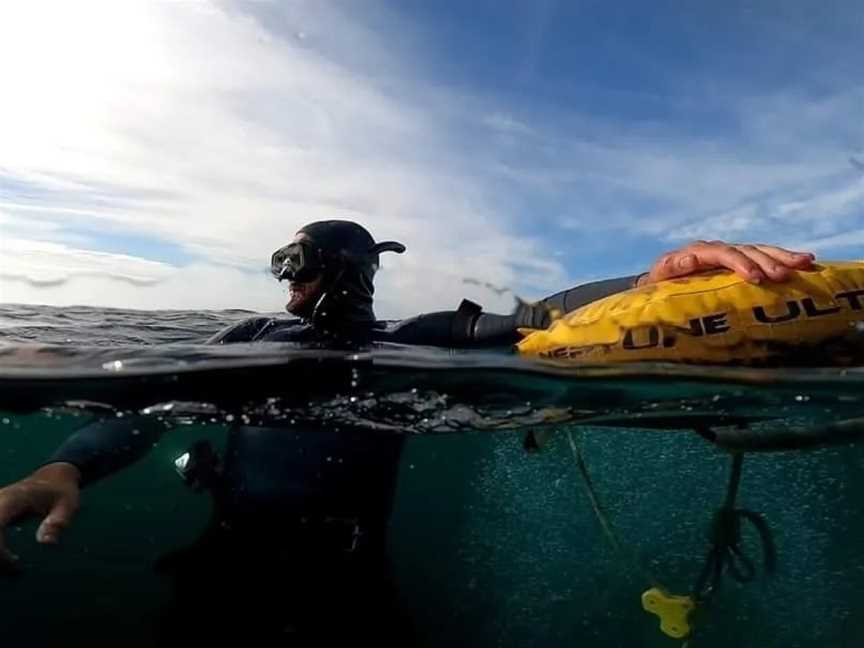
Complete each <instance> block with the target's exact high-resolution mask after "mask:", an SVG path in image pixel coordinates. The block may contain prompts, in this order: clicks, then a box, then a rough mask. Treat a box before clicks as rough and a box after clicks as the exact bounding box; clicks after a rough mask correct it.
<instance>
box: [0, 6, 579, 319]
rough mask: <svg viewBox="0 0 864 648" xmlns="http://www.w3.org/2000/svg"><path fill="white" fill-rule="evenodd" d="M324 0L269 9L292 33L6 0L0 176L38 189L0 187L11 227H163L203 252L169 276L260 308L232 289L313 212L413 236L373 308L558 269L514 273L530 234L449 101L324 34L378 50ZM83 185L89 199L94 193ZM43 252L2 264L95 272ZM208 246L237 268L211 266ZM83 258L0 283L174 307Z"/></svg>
mask: <svg viewBox="0 0 864 648" xmlns="http://www.w3.org/2000/svg"><path fill="white" fill-rule="evenodd" d="M240 7H241V8H242V5H241V6H240ZM325 7H326V5H323V4H320V3H313V4H302V3H301V4H297V5H292V6H291V8H290V10H286V11H284V12H282V13H280V14H279V15H278V18H279V20H280V21H281V22H280V23H279V30H281V31H282V32H285V33H288V34H295V35H296V34H297V33H300V32H302V33H303V34H304V38H302V39H299V38H296V37H288V38H280V37H279V36H278V34H275V32H274V30H273V29H272V27H273V25H268V26H267V27H268V29H265V28H264V27H262V25H261V24H260V23H259V22H256V21H255V20H253V19H252V18H250V17H249V16H248V15H245V14H244V13H242V11H237V10H235V9H230V10H222V9H219V8H217V7H215V6H213V5H204V4H190V3H179V4H168V3H147V2H142V3H114V2H106V3H83V4H76V5H74V6H73V5H68V6H65V5H64V6H60V7H57V8H56V13H55V14H54V15H53V16H52V17H51V20H46V17H45V15H44V14H43V11H44V7H42V6H40V5H30V4H23V3H15V4H12V5H4V6H3V8H2V9H0V76H2V77H3V78H4V79H6V80H8V81H9V87H14V88H15V89H16V91H15V93H14V94H13V95H12V97H11V100H10V101H6V100H4V102H3V103H2V104H0V141H2V142H3V146H2V147H0V174H2V173H4V172H5V175H6V176H7V177H9V176H11V178H12V179H13V180H14V181H16V182H25V181H26V182H27V183H28V186H30V187H35V190H31V191H30V194H35V197H33V196H30V197H29V198H28V199H27V200H21V199H19V200H6V201H4V203H3V207H2V209H3V210H4V212H5V215H4V217H3V220H2V221H0V226H2V227H3V229H4V231H5V232H6V233H7V234H6V235H7V237H8V236H9V234H10V233H13V234H15V235H18V236H20V235H21V232H22V231H25V232H28V233H29V234H30V236H31V237H32V240H34V241H39V240H48V241H53V240H56V238H52V237H58V236H62V230H63V228H81V227H87V228H90V229H93V228H94V227H99V226H100V224H101V226H104V227H106V228H112V229H117V228H120V229H122V230H123V231H126V232H131V233H135V234H137V235H139V236H142V235H146V236H149V237H152V238H154V239H161V240H166V241H171V242H172V243H174V244H177V245H179V246H181V247H182V248H183V249H184V250H185V251H186V252H188V253H189V254H191V255H193V256H194V257H196V258H198V259H201V260H202V265H193V266H191V267H186V268H184V269H183V271H182V273H180V272H177V273H175V275H176V276H177V277H181V276H182V277H183V279H182V281H187V280H188V281H189V282H190V284H194V285H195V289H194V292H195V294H196V299H195V300H192V301H194V302H195V303H204V304H208V305H210V306H212V307H235V306H245V307H255V308H259V309H265V310H269V309H270V308H272V304H273V303H274V301H275V300H278V297H279V293H278V290H277V288H276V284H275V283H271V284H270V291H269V292H267V293H265V292H264V291H262V290H259V289H258V288H257V287H256V288H255V289H254V290H251V291H248V292H244V290H243V289H242V288H241V287H242V286H243V285H245V284H244V282H245V281H252V280H250V279H249V278H248V277H249V274H248V273H249V271H253V272H255V271H257V270H258V269H260V268H261V267H263V266H264V265H265V264H266V260H267V258H268V257H269V254H270V252H271V251H272V250H273V249H274V248H275V247H276V246H277V245H279V244H281V243H284V242H285V241H287V240H289V239H290V238H291V237H292V236H293V233H294V232H295V231H296V230H297V228H298V227H299V226H301V225H302V224H304V223H305V222H308V221H311V220H316V219H325V218H347V219H352V220H358V221H360V222H362V223H364V224H365V225H367V226H368V227H369V228H370V229H371V230H372V231H373V233H374V234H376V236H378V237H379V238H399V239H402V240H404V241H405V242H406V243H407V244H408V246H409V250H410V253H409V255H406V256H405V257H402V258H398V259H396V258H392V259H387V260H386V263H387V266H388V268H389V266H392V267H393V269H394V270H396V269H398V273H397V272H394V273H392V275H388V274H387V273H386V272H385V273H382V275H381V278H382V288H381V289H380V290H379V293H380V294H382V295H383V294H384V293H385V292H386V291H387V290H390V291H393V293H394V294H393V295H391V296H390V298H389V299H387V298H383V299H382V301H381V304H382V306H381V308H380V311H381V313H383V314H384V315H388V316H396V315H406V314H409V313H411V312H412V311H415V312H416V309H422V310H428V309H430V308H452V307H455V305H456V304H458V299H459V298H460V297H461V296H463V294H469V293H471V292H472V291H471V290H467V291H466V290H465V287H464V285H463V284H462V281H461V279H462V276H477V277H480V278H482V279H483V280H484V281H491V282H494V283H500V284H505V285H509V286H512V287H513V288H514V289H516V290H520V291H522V292H525V291H528V292H535V293H536V292H537V291H538V290H543V289H546V288H547V287H552V288H558V287H560V286H561V284H562V283H563V282H564V281H565V273H564V271H563V269H562V267H561V266H560V265H559V264H557V263H545V264H544V265H543V270H544V271H543V272H542V273H540V274H538V273H536V272H535V273H534V276H533V277H529V278H528V279H527V280H526V279H525V278H524V277H520V276H517V273H516V266H515V264H514V263H513V259H514V258H516V257H513V256H512V255H511V251H512V250H520V251H522V250H525V249H531V248H532V247H534V248H537V247H539V245H538V243H537V242H532V241H531V240H529V239H527V238H523V237H520V236H518V235H517V234H515V233H514V231H513V229H512V227H511V223H508V221H507V219H506V218H503V217H502V216H503V214H504V212H505V211H506V210H499V209H498V206H497V205H496V200H494V199H490V198H489V197H488V195H487V194H485V193H484V190H483V188H482V187H481V186H479V185H478V182H477V179H476V177H472V176H471V175H470V174H467V173H465V172H464V171H465V170H466V168H467V167H466V166H465V165H464V164H463V162H461V161H460V160H459V159H458V156H457V155H456V153H455V151H456V150H458V147H453V146H451V144H450V141H449V140H450V137H451V135H450V134H449V132H448V129H447V119H449V117H448V110H449V109H444V110H443V111H441V112H440V114H439V113H436V112H435V111H434V110H429V109H428V108H426V107H424V105H423V101H422V100H421V99H422V98H421V97H419V96H411V95H407V94H401V95H400V94H396V93H393V92H392V91H391V90H390V89H388V84H389V83H392V82H393V81H394V80H393V79H390V78H376V77H375V76H374V75H373V70H368V69H356V68H350V67H348V66H346V65H345V64H344V63H345V62H344V61H342V62H341V63H340V62H339V61H334V60H332V58H331V57H330V56H328V52H326V51H323V50H324V49H326V46H327V45H328V44H334V43H335V44H338V45H339V46H340V47H341V46H344V43H346V42H347V43H351V44H352V45H353V50H354V51H355V52H357V59H358V60H359V61H361V63H362V64H365V65H369V64H370V63H374V64H377V62H378V61H380V60H381V59H382V56H379V55H377V54H376V52H379V51H381V50H382V44H381V43H380V42H378V41H376V40H374V39H373V38H372V37H371V36H370V34H369V33H368V32H367V31H364V30H363V28H362V27H360V26H359V25H358V24H356V23H354V22H352V21H349V20H345V17H344V16H341V17H340V16H339V15H337V14H335V13H334V10H332V8H330V9H325ZM340 18H341V20H340ZM4 26H5V27H4ZM316 48H318V49H316ZM391 58H392V57H391ZM406 64H407V63H406ZM361 67H362V66H361ZM390 73H391V74H398V73H399V71H398V70H395V69H393V70H391V71H390ZM399 79H404V80H405V84H402V85H400V92H401V91H404V89H405V86H407V85H410V84H411V83H412V81H410V79H411V76H410V73H402V76H399V77H398V78H397V79H396V80H397V81H398V80H399ZM439 100H440V101H441V102H442V104H447V103H448V101H449V98H448V97H447V96H446V95H444V94H442V95H441V96H440V97H439ZM2 177H3V176H2V175H0V181H2ZM41 194H44V195H41ZM14 195H15V194H14V192H13V197H14ZM94 195H99V196H101V198H102V199H101V200H99V201H96V203H95V204H94V202H93V200H92V198H93V196H94ZM34 222H39V223H41V224H42V225H41V227H42V233H43V236H39V234H40V232H39V228H38V227H37V228H34V227H32V226H31V225H29V224H30V223H34ZM52 230H53V231H54V232H55V233H54V234H52ZM22 240H24V239H22ZM90 245H91V246H94V245H98V240H94V241H91V242H90ZM55 252H56V254H55V255H54V256H49V255H46V254H45V253H44V252H43V251H42V250H40V249H39V248H38V246H36V245H35V244H34V245H33V246H31V248H30V252H29V257H28V256H27V254H28V253H24V252H22V253H19V254H16V255H12V256H7V258H6V259H5V261H4V272H5V274H6V275H7V276H10V275H12V276H17V275H21V274H32V273H35V274H36V275H38V274H39V273H40V272H42V273H43V274H44V273H45V272H48V269H49V268H53V269H54V270H57V269H58V268H66V267H67V266H68V264H70V263H71V264H72V265H74V266H75V267H76V268H78V267H79V266H83V265H87V264H88V263H90V264H91V265H92V268H91V270H92V272H98V271H100V266H99V264H98V263H96V262H95V259H97V258H98V257H96V256H94V255H93V254H92V253H91V252H89V251H87V249H86V243H85V244H82V245H81V246H79V247H77V248H74V249H73V248H68V249H65V251H64V252H65V254H66V255H67V257H68V259H67V261H68V263H67V262H64V263H60V262H58V257H57V255H60V254H61V253H60V252H59V251H55ZM130 254H134V250H131V251H130ZM214 264H217V265H220V266H223V265H224V266H230V267H233V268H235V274H234V275H232V277H231V278H230V279H225V280H224V281H222V282H220V283H219V284H215V283H214V282H213V281H211V279H212V274H213V270H212V266H213V265H214ZM42 266H44V267H42ZM430 269H434V271H430ZM79 270H80V268H79ZM240 270H244V271H246V272H245V273H242V272H239V271H240ZM225 272H227V270H225ZM81 273H84V274H86V272H84V271H83V270H80V272H78V275H76V276H77V278H76V280H75V281H70V282H69V283H68V285H64V286H62V287H57V288H56V290H52V291H51V292H46V291H45V290H33V289H28V288H27V287H26V284H22V283H21V282H18V281H17V280H16V282H13V283H14V285H5V284H0V293H2V294H0V298H2V299H4V300H7V301H9V300H16V299H18V300H25V301H52V302H56V301H58V300H60V301H64V302H65V301H68V296H69V295H73V296H74V298H75V300H76V301H77V300H83V301H89V302H94V301H98V300H102V301H101V302H100V303H105V304H108V303H110V304H111V305H126V306H135V307H141V306H142V304H145V303H146V304H150V305H153V306H159V305H160V304H163V303H164V305H168V303H169V301H170V300H169V295H170V294H172V293H171V290H169V289H167V288H166V287H164V286H163V287H162V288H160V289H159V290H158V291H153V293H152V295H151V294H150V293H148V292H147V291H146V290H140V291H138V290H136V291H130V290H129V287H128V286H125V285H117V286H114V285H113V283H112V282H111V281H110V280H106V281H107V283H105V282H103V283H104V285H103V283H100V284H99V289H98V290H97V289H96V288H95V284H92V282H91V281H90V280H86V281H85V280H84V279H82V276H81ZM196 275H197V276H196ZM0 281H2V280H0ZM172 281H174V280H172ZM180 281H181V280H180V279H179V278H178V279H177V280H176V281H174V283H172V284H171V285H172V286H174V285H176V286H179V285H181V284H180V283H178V282H180ZM225 285H230V286H233V287H236V288H237V291H234V292H230V293H229V292H227V291H226V290H224V286H225ZM256 285H257V284H256ZM22 286H23V287H22ZM85 286H86V287H87V288H86V290H91V289H92V290H93V291H94V292H93V293H92V295H91V296H90V297H89V298H88V297H87V294H86V290H85V288H84V287H85ZM28 290H29V292H28ZM474 293H476V294H475V295H474V297H477V298H482V299H481V301H483V302H484V303H486V304H489V305H491V306H498V307H504V308H509V307H510V305H511V301H510V300H502V299H497V300H494V299H492V300H490V295H489V294H485V293H483V291H478V290H476V289H475V290H474ZM250 294H254V295H256V297H255V299H250V298H249V296H250ZM157 295H162V296H163V297H164V302H162V301H160V299H159V298H158V297H157ZM274 297H275V299H274ZM181 301H182V300H181ZM190 303H191V302H190Z"/></svg>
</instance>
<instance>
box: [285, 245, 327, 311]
mask: <svg viewBox="0 0 864 648" xmlns="http://www.w3.org/2000/svg"><path fill="white" fill-rule="evenodd" d="M309 240H310V239H309V237H308V236H306V235H305V234H298V235H297V236H295V237H294V241H295V242H299V241H309ZM322 283H323V277H320V276H319V277H317V278H315V279H313V280H312V281H305V282H300V281H290V282H288V303H287V304H285V310H286V311H288V312H289V313H291V314H292V315H297V316H298V317H311V316H312V312H313V311H314V310H315V304H317V303H318V300H319V299H320V297H321V293H322V292H323V287H322Z"/></svg>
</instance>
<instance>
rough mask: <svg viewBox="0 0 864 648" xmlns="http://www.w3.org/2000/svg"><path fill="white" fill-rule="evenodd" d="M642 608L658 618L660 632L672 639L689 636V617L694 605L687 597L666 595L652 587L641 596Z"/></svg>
mask: <svg viewBox="0 0 864 648" xmlns="http://www.w3.org/2000/svg"><path fill="white" fill-rule="evenodd" d="M642 607H643V608H644V609H645V611H647V612H650V613H651V614H656V615H657V616H658V617H660V630H662V631H663V634H665V635H668V636H670V637H672V638H673V639H684V638H685V637H687V636H689V635H690V630H691V629H690V621H689V617H690V614H691V613H692V612H693V610H695V609H696V604H695V603H694V602H693V599H692V598H690V597H689V596H676V595H673V594H666V593H665V592H663V591H662V590H660V589H658V588H656V587H652V588H651V589H649V590H648V591H647V592H645V593H644V594H642Z"/></svg>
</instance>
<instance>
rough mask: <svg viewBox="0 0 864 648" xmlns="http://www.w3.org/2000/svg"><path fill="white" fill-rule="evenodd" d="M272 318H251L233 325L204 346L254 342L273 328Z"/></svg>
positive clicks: (210, 339)
mask: <svg viewBox="0 0 864 648" xmlns="http://www.w3.org/2000/svg"><path fill="white" fill-rule="evenodd" d="M275 322H277V320H276V319H274V318H272V317H251V318H249V319H247V320H243V321H242V322H237V323H236V324H231V325H230V326H226V327H225V328H224V329H222V330H221V331H219V332H218V333H216V334H215V335H214V336H213V337H211V338H209V339H208V340H207V341H206V342H204V344H231V343H232V342H254V341H255V340H256V339H257V338H258V337H259V336H260V335H261V334H262V333H264V331H266V330H267V329H268V328H269V327H270V326H272V325H273V324H274V323H275Z"/></svg>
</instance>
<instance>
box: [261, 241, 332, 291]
mask: <svg viewBox="0 0 864 648" xmlns="http://www.w3.org/2000/svg"><path fill="white" fill-rule="evenodd" d="M314 258H315V255H314V254H312V250H310V249H309V248H307V246H305V245H303V243H289V244H288V245H286V246H285V247H283V248H279V249H278V250H276V252H274V253H273V256H272V257H271V259H270V272H271V273H272V274H273V276H274V277H276V278H277V279H279V280H280V281H282V280H283V279H287V280H288V281H299V282H306V281H311V280H312V279H315V277H317V276H318V275H319V274H320V273H321V270H322V269H323V267H322V265H321V264H320V263H316V262H315V261H314Z"/></svg>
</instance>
